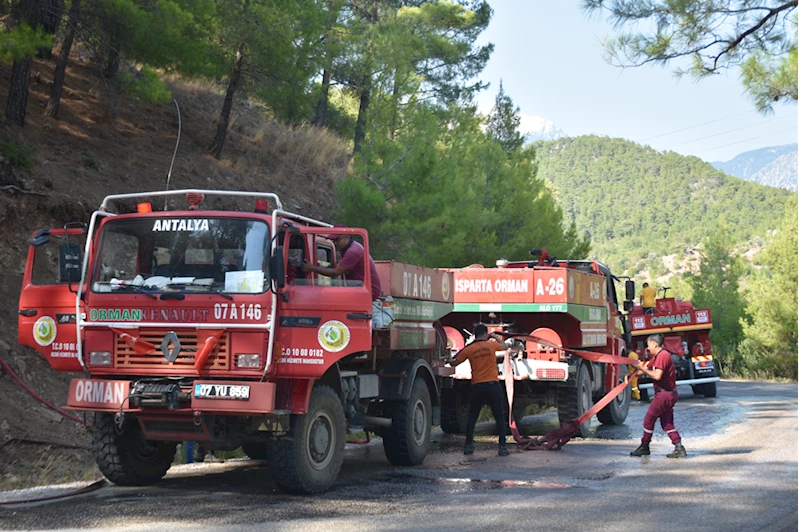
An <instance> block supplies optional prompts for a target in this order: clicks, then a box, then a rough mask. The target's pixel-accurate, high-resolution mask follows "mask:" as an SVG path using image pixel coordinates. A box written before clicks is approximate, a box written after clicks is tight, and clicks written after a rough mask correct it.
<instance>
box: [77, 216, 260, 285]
mask: <svg viewBox="0 0 799 532" xmlns="http://www.w3.org/2000/svg"><path fill="white" fill-rule="evenodd" d="M101 231H102V233H101V236H100V240H99V242H100V245H99V247H98V251H97V254H96V260H95V263H94V266H93V269H92V278H91V280H92V290H93V291H95V292H120V291H131V292H151V291H152V292H171V291H181V292H209V291H210V292H217V293H220V294H223V295H225V294H226V293H228V292H230V293H262V292H264V291H265V290H266V289H267V288H268V279H269V272H268V265H269V260H268V259H269V254H270V253H269V227H268V226H267V224H266V223H265V222H263V221H260V220H248V219H244V218H202V217H198V218H188V217H158V218H156V217H147V218H136V219H112V220H108V221H107V222H106V223H105V224H104V225H103V226H102V229H101Z"/></svg>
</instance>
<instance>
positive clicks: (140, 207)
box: [136, 203, 153, 213]
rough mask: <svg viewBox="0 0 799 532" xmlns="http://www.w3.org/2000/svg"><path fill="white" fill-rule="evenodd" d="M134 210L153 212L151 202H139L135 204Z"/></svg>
mask: <svg viewBox="0 0 799 532" xmlns="http://www.w3.org/2000/svg"><path fill="white" fill-rule="evenodd" d="M136 212H140V213H143V212H153V206H152V204H151V203H139V204H137V205H136Z"/></svg>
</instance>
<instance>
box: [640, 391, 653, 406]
mask: <svg viewBox="0 0 799 532" xmlns="http://www.w3.org/2000/svg"><path fill="white" fill-rule="evenodd" d="M649 390H650V389H649V388H643V389H642V388H638V393H639V394H640V395H641V401H644V402H645V403H648V402H649V401H651V399H650V398H649Z"/></svg>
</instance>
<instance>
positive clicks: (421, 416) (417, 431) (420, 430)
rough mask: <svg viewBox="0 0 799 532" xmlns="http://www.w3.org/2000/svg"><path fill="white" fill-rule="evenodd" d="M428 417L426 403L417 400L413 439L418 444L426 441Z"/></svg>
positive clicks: (414, 408)
mask: <svg viewBox="0 0 799 532" xmlns="http://www.w3.org/2000/svg"><path fill="white" fill-rule="evenodd" d="M426 418H427V416H426V415H425V410H424V404H423V403H422V402H421V401H417V402H416V404H415V405H414V406H413V440H414V442H416V445H421V444H422V443H423V442H424V435H425V430H426V429H425V420H426Z"/></svg>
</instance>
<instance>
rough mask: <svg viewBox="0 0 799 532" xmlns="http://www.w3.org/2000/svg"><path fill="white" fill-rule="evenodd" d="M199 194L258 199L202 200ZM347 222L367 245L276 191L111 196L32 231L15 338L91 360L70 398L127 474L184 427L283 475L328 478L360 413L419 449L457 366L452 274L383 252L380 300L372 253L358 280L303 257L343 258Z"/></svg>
mask: <svg viewBox="0 0 799 532" xmlns="http://www.w3.org/2000/svg"><path fill="white" fill-rule="evenodd" d="M184 196H185V197H186V200H187V202H188V204H187V205H186V206H185V207H183V208H180V209H179V210H163V211H156V210H153V203H151V202H152V201H154V200H158V201H159V202H163V204H164V206H166V203H167V200H170V201H172V202H174V201H175V199H176V198H177V199H178V201H179V200H180V199H181V198H182V197H184ZM205 197H209V198H211V197H212V198H213V200H214V201H216V202H217V205H219V204H222V203H223V202H227V203H228V204H231V203H233V202H235V201H239V202H241V201H248V202H250V201H251V202H253V203H255V204H256V208H255V210H254V211H251V212H243V211H240V210H238V211H237V210H222V209H216V210H205V209H203V208H202V207H203V205H202V204H203V200H204V199H205ZM267 202H271V207H270V206H269V203H267ZM133 204H137V208H133V207H132V205H133ZM112 205H118V206H121V207H123V209H119V211H123V210H124V211H125V212H114V211H115V209H113V208H112ZM270 209H271V210H270ZM131 211H133V212H131ZM339 234H346V235H350V236H352V237H353V238H355V239H356V240H359V241H360V242H361V243H362V244H363V246H364V248H365V252H366V255H367V256H368V254H369V242H368V237H367V233H366V231H365V230H363V229H353V228H332V227H331V226H330V225H329V224H326V223H323V222H320V221H317V220H313V219H310V218H307V217H304V216H301V215H298V214H294V213H291V212H287V211H285V210H284V209H283V207H282V204H281V202H280V199H279V198H278V197H277V196H276V195H275V194H269V193H252V192H223V191H207V190H181V191H169V192H150V193H137V194H119V195H113V196H108V197H106V198H105V200H104V201H103V203H102V205H101V206H100V208H99V209H98V210H97V211H96V212H94V213H93V215H92V217H91V221H90V223H89V224H88V225H86V224H81V223H76V224H67V226H65V227H63V228H57V229H44V230H39V231H37V232H36V233H35V234H34V235H33V237H32V238H31V239H30V244H31V246H30V250H29V254H28V261H27V266H26V269H25V274H24V280H23V286H22V291H21V295H20V306H19V341H20V343H22V344H25V345H29V346H31V347H33V348H35V349H37V350H38V351H39V352H40V353H41V354H42V355H43V356H44V358H45V359H46V360H47V361H48V362H49V363H50V365H51V366H52V367H53V369H55V370H56V371H63V372H81V373H83V375H82V376H80V377H77V378H74V379H72V381H71V384H70V388H69V397H68V408H70V409H72V410H76V411H82V412H88V413H92V414H94V415H93V421H92V438H93V449H94V454H95V458H96V460H97V464H98V465H99V467H100V470H101V471H102V472H103V474H104V475H105V476H106V477H107V478H108V479H109V480H111V481H113V482H115V483H117V484H121V485H146V484H151V483H154V482H157V481H158V480H159V479H161V478H162V477H163V476H164V475H165V474H166V472H167V470H168V469H169V467H170V464H171V463H172V460H173V457H174V454H175V449H176V445H177V442H181V441H197V442H201V443H202V444H203V445H204V446H205V447H206V448H209V449H235V448H237V447H242V448H243V449H244V451H245V452H246V453H247V454H248V455H249V456H251V457H253V458H260V459H267V460H268V461H269V469H270V471H272V473H273V476H274V479H275V481H276V483H277V484H278V485H279V486H280V487H281V488H282V489H284V490H286V491H289V492H297V493H313V492H319V491H322V490H324V489H326V488H327V487H329V486H330V485H331V484H332V483H333V482H334V480H335V479H336V477H337V475H338V473H339V469H340V467H341V464H342V460H343V453H344V445H345V442H346V435H347V431H348V429H361V430H368V431H371V432H375V433H378V434H380V435H381V436H382V437H383V445H384V448H385V453H386V457H387V458H388V460H389V461H390V462H391V463H392V464H395V465H414V464H419V463H421V462H422V461H423V460H424V457H425V454H426V452H427V449H428V446H429V442H430V432H431V428H432V426H433V425H434V424H438V422H439V421H438V413H439V386H440V382H441V379H442V376H444V375H446V374H449V373H451V372H452V370H451V369H449V368H445V367H444V365H445V363H444V354H445V351H444V350H445V345H446V342H445V337H444V333H443V329H442V328H441V326H440V325H439V324H438V320H439V319H440V318H441V317H442V316H444V315H445V314H447V313H449V312H450V311H451V309H452V298H453V294H452V286H453V281H452V274H451V273H449V272H444V271H438V270H434V269H430V268H421V267H416V266H410V265H406V264H400V263H396V262H378V264H377V267H378V273H379V277H380V281H381V285H382V287H383V297H382V298H381V299H379V300H378V301H376V302H373V298H372V292H371V285H372V281H373V279H371V277H370V272H369V268H368V267H367V268H366V272H365V273H364V279H363V281H352V280H346V279H331V278H327V277H324V276H322V275H318V274H306V273H303V272H302V269H301V268H300V267H299V266H300V265H301V264H302V261H304V260H307V261H309V262H311V263H314V264H318V265H323V266H334V265H335V263H336V260H337V259H336V253H335V248H334V244H333V242H332V241H331V239H330V238H329V237H330V236H335V235H339ZM81 247H82V251H81Z"/></svg>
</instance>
